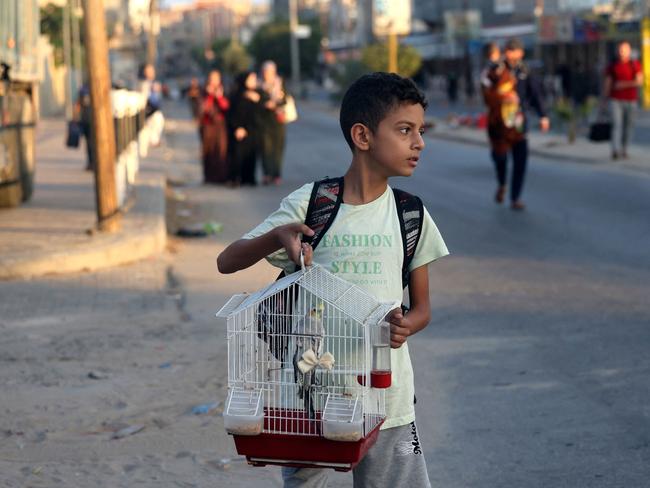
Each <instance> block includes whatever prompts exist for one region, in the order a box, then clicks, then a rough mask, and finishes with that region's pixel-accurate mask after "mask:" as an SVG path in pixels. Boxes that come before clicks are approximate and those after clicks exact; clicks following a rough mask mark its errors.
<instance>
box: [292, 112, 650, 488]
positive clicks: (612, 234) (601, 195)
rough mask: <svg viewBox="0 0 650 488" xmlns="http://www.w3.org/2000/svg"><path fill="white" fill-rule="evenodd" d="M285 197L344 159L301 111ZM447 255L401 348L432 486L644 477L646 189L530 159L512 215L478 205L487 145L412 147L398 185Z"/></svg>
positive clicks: (580, 167)
mask: <svg viewBox="0 0 650 488" xmlns="http://www.w3.org/2000/svg"><path fill="white" fill-rule="evenodd" d="M301 115H302V118H301V121H300V123H297V124H295V125H293V126H291V127H290V131H289V145H288V150H287V166H286V174H287V182H286V186H287V187H288V189H289V188H292V187H295V186H298V185H299V184H300V183H301V182H302V181H307V180H312V179H315V178H319V177H322V176H325V175H330V176H332V175H338V174H341V172H342V171H343V170H344V169H345V167H346V165H347V163H348V162H349V159H350V155H349V150H348V149H347V147H346V145H345V144H344V142H343V141H342V137H341V135H340V129H339V127H338V123H337V120H336V119H335V118H334V117H331V116H325V115H323V114H320V113H316V112H310V111H308V110H302V114H301ZM392 184H393V186H397V187H400V188H403V189H405V190H408V191H411V192H414V193H416V194H418V195H420V196H421V197H422V198H423V200H424V203H425V205H426V206H427V208H428V209H429V211H430V213H431V215H432V216H433V218H434V220H435V221H436V223H437V225H438V227H439V229H440V231H441V233H442V235H443V237H444V238H445V240H446V242H447V245H448V247H449V249H450V251H451V256H449V257H447V258H444V259H442V260H440V262H436V263H433V264H432V265H431V266H430V278H431V303H432V320H431V323H430V325H429V326H428V328H427V329H425V330H424V331H422V332H421V333H420V334H419V335H418V336H415V337H414V338H413V339H412V340H411V343H410V347H411V351H412V354H413V360H414V364H415V369H416V381H417V385H416V389H417V399H418V402H417V415H418V424H419V429H420V430H421V433H422V442H423V443H424V447H425V449H426V451H425V452H426V455H427V461H428V466H429V475H430V478H431V480H432V483H433V485H434V486H441V487H481V488H484V487H505V486H508V487H515V486H527V487H560V486H566V487H598V486H607V487H614V486H617V487H641V486H644V485H645V484H646V483H647V479H648V477H649V476H650V410H648V405H649V404H650V384H649V383H648V380H647V378H648V373H649V372H650V355H648V353H647V346H648V344H649V343H650V327H648V326H649V325H650V304H649V303H648V297H649V296H650V246H649V245H648V239H649V238H650V219H648V211H649V210H650V177H649V176H648V175H647V174H643V173H632V172H623V171H621V170H613V169H609V168H607V167H602V166H598V167H596V166H591V165H588V164H575V163H571V162H570V161H549V160H542V159H539V158H535V157H533V158H531V160H530V167H529V173H528V180H527V185H526V188H525V191H524V199H525V201H526V203H527V204H528V209H527V210H526V211H525V212H521V213H517V212H513V211H511V210H510V209H509V208H508V207H507V206H505V207H503V206H498V205H496V204H495V203H494V202H493V200H492V197H493V194H494V190H495V182H494V175H493V171H492V168H491V166H490V161H489V157H488V150H487V148H480V147H475V146H467V145H462V144H456V143H450V142H442V141H439V140H434V139H427V147H426V148H425V150H424V153H423V157H422V158H421V159H420V164H419V166H418V168H417V170H416V172H415V175H414V176H413V177H412V178H409V179H396V180H395V181H394V182H392Z"/></svg>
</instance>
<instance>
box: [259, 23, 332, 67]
mask: <svg viewBox="0 0 650 488" xmlns="http://www.w3.org/2000/svg"><path fill="white" fill-rule="evenodd" d="M305 24H307V25H309V26H310V27H311V36H310V37H309V38H307V39H300V40H299V42H298V45H299V51H300V73H301V75H302V76H306V77H311V76H313V74H314V71H315V69H316V67H317V63H318V54H319V52H320V43H321V38H322V33H321V28H320V24H319V22H318V20H317V19H314V20H311V21H308V22H305ZM290 43H291V36H290V31H289V23H288V22H286V21H283V20H275V21H273V22H269V23H268V24H264V25H263V26H261V27H260V28H259V29H258V30H257V32H255V35H254V36H253V39H251V42H250V44H249V45H248V51H249V52H250V53H251V55H252V56H253V57H254V58H255V62H256V64H257V65H259V64H261V63H263V62H264V61H266V60H268V59H270V60H273V61H275V63H276V64H277V65H278V71H279V72H280V73H282V74H283V75H284V76H288V75H289V74H290V73H291V54H290V53H291V47H290Z"/></svg>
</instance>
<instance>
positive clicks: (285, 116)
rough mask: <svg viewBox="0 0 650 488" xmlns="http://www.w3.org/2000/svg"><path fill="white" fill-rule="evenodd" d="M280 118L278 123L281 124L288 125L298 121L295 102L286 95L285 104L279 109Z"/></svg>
mask: <svg viewBox="0 0 650 488" xmlns="http://www.w3.org/2000/svg"><path fill="white" fill-rule="evenodd" d="M281 111H282V116H281V118H280V121H281V122H282V123H283V124H290V123H291V122H295V121H296V120H298V110H297V109H296V101H295V100H294V98H293V97H292V96H291V95H287V97H286V102H285V104H284V105H283V106H282V107H281Z"/></svg>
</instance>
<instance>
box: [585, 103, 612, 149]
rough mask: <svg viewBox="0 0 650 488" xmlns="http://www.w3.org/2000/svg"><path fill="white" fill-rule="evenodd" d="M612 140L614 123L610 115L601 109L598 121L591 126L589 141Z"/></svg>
mask: <svg viewBox="0 0 650 488" xmlns="http://www.w3.org/2000/svg"><path fill="white" fill-rule="evenodd" d="M611 138H612V122H611V120H610V118H609V113H608V112H607V111H606V109H605V108H604V107H601V109H600V111H599V112H598V115H597V117H596V120H595V121H593V122H592V123H591V124H590V125H589V140H590V141H592V142H605V141H609V140H610V139H611Z"/></svg>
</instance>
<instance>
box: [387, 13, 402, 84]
mask: <svg viewBox="0 0 650 488" xmlns="http://www.w3.org/2000/svg"><path fill="white" fill-rule="evenodd" d="M389 29H390V31H389V32H388V72H389V73H397V71H398V68H397V50H398V49H399V44H398V42H397V34H396V33H395V29H394V28H393V22H392V21H391V23H390V27H389Z"/></svg>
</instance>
